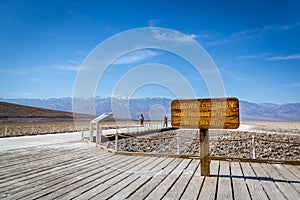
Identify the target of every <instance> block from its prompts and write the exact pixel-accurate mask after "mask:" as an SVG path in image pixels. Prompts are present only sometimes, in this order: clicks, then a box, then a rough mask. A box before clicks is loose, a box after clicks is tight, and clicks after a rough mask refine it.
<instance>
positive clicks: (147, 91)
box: [0, 0, 300, 104]
mask: <svg viewBox="0 0 300 200" xmlns="http://www.w3.org/2000/svg"><path fill="white" fill-rule="evenodd" d="M299 7H300V2H299V1H296V0H295V1H289V0H285V1H280V0H278V1H271V0H270V1H268V0H265V1H258V0H257V1H255V0H251V1H233V0H228V1H216V0H214V1H201V0H198V1H183V0H182V1H176V0H174V1H167V0H160V1H155V0H152V1H150V0H149V1H138V0H129V1H126V0H123V1H122V0H119V1H113V0H107V1H89V0H87V1H55V0H51V1H47V0H45V1H38V0H36V1H33V0H26V1H22V0H19V1H16V0H0V36H1V37H0V98H51V97H71V96H72V95H73V87H74V82H75V80H76V76H77V73H78V70H79V69H80V66H81V64H82V62H83V61H84V59H85V58H86V56H88V54H89V53H90V52H91V51H92V50H93V49H94V48H95V47H96V46H97V45H98V44H99V43H101V42H103V41H104V40H106V39H107V38H109V37H111V36H113V35H115V34H118V33H120V32H123V31H126V30H130V29H135V28H140V27H162V28H168V29H172V30H176V31H179V32H181V33H184V34H186V35H188V36H190V37H191V38H193V39H194V40H196V41H197V42H198V43H199V44H201V45H202V46H203V47H204V49H205V50H206V51H207V52H208V54H209V55H210V56H211V58H212V59H213V60H214V62H215V64H216V65H217V67H218V69H219V71H220V74H221V76H222V78H223V82H224V86H225V89H226V94H227V95H228V96H235V97H238V98H239V99H242V100H247V101H251V102H257V103H260V102H271V103H279V104H283V103H293V102H300V39H299V35H300V13H299ZM146 63H161V64H165V65H168V66H170V67H173V68H174V69H176V70H178V71H179V72H180V73H181V74H182V75H183V76H184V77H185V78H186V79H187V80H188V81H189V82H190V83H191V85H192V86H193V88H194V89H195V91H196V94H197V96H198V97H208V96H209V93H208V91H207V88H206V85H205V83H204V82H203V79H202V77H199V76H197V75H195V71H194V70H193V68H192V67H191V66H189V64H188V63H187V62H186V61H185V60H183V59H181V58H179V57H178V56H176V55H172V54H171V53H168V52H164V51H161V50H156V49H144V50H140V51H137V52H133V53H131V54H128V55H125V56H123V57H121V58H120V59H119V60H117V61H116V63H115V64H114V65H112V66H111V67H110V68H108V70H107V71H106V73H105V75H104V76H103V77H102V78H101V80H100V82H99V86H98V88H97V91H96V95H98V96H108V95H111V94H112V90H113V86H114V85H115V84H116V82H117V81H118V80H119V79H120V78H121V77H122V75H124V74H126V72H128V70H130V69H132V68H134V67H136V66H138V65H142V64H146ZM145 76H146V75H145ZM139 78H143V77H139ZM173 81H174V80H173ZM133 95H134V96H136V97H144V96H151V97H152V96H160V97H169V98H174V95H173V94H172V93H171V92H170V91H169V90H168V88H164V87H161V86H159V85H155V84H154V85H146V86H145V87H141V88H139V89H138V90H137V91H134V93H133Z"/></svg>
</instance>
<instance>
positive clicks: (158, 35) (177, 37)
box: [153, 29, 198, 42]
mask: <svg viewBox="0 0 300 200" xmlns="http://www.w3.org/2000/svg"><path fill="white" fill-rule="evenodd" d="M153 37H154V39H156V40H160V41H174V42H193V41H194V39H196V38H197V37H198V36H197V35H196V34H182V33H179V32H171V31H170V32H168V31H160V30H157V29H153Z"/></svg>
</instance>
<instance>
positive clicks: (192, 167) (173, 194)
mask: <svg viewBox="0 0 300 200" xmlns="http://www.w3.org/2000/svg"><path fill="white" fill-rule="evenodd" d="M198 166H199V160H195V159H194V160H192V162H191V163H190V164H189V166H188V167H187V168H186V169H185V170H184V171H183V172H182V174H181V175H180V177H179V178H178V179H177V181H176V182H175V184H174V185H173V186H172V188H171V189H170V190H169V191H168V193H167V194H166V195H165V196H164V197H163V199H180V197H181V195H182V194H183V192H184V190H185V188H186V187H187V185H188V184H189V182H190V180H191V179H192V177H193V175H194V173H195V171H196V169H197V167H198ZM198 184H199V183H198ZM194 192H195V191H194Z"/></svg>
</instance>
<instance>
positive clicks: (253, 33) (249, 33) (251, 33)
mask: <svg viewBox="0 0 300 200" xmlns="http://www.w3.org/2000/svg"><path fill="white" fill-rule="evenodd" d="M298 26H300V23H296V24H285V25H267V26H263V27H259V28H253V29H248V30H242V31H239V32H235V33H232V34H230V35H229V36H227V37H223V38H220V39H216V38H215V39H214V40H212V41H206V42H205V41H204V42H205V44H206V45H207V46H218V45H224V44H229V43H232V42H236V41H241V40H247V39H251V38H253V37H257V36H259V35H261V34H263V33H266V32H272V31H273V32H283V31H288V30H290V29H293V28H296V27H298Z"/></svg>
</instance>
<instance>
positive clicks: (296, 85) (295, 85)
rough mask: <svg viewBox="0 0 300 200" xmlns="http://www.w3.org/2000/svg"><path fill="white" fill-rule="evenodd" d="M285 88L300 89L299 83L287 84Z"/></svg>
mask: <svg viewBox="0 0 300 200" xmlns="http://www.w3.org/2000/svg"><path fill="white" fill-rule="evenodd" d="M287 86H289V87H300V83H291V84H288V85H287Z"/></svg>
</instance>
